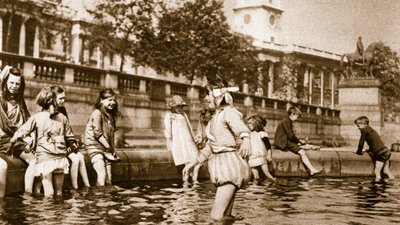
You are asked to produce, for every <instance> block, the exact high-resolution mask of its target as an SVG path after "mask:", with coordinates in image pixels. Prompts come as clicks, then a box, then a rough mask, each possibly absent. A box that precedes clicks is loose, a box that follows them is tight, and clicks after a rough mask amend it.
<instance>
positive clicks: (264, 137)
mask: <svg viewBox="0 0 400 225" xmlns="http://www.w3.org/2000/svg"><path fill="white" fill-rule="evenodd" d="M260 137H261V140H262V142H263V143H264V146H265V149H267V161H269V162H270V161H272V147H271V142H270V141H269V138H268V134H267V133H266V132H263V131H262V132H260Z"/></svg>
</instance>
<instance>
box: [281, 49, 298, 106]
mask: <svg viewBox="0 0 400 225" xmlns="http://www.w3.org/2000/svg"><path fill="white" fill-rule="evenodd" d="M301 71H302V66H301V64H300V62H299V61H298V60H297V59H296V57H295V56H293V55H290V54H289V55H284V56H283V57H282V59H281V62H280V63H279V64H277V65H276V69H275V72H274V73H275V74H279V76H276V78H275V84H274V88H275V90H274V96H275V97H277V98H279V99H282V100H286V101H293V102H297V101H299V99H300V100H301V101H303V100H304V88H303V87H302V84H301V85H299V74H303V73H300V72H301Z"/></svg>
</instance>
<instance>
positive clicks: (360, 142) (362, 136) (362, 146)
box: [356, 130, 367, 155]
mask: <svg viewBox="0 0 400 225" xmlns="http://www.w3.org/2000/svg"><path fill="white" fill-rule="evenodd" d="M366 136H367V133H366V132H365V131H364V130H361V137H360V141H359V142H358V148H357V151H356V154H357V155H362V150H363V148H364V141H365V137H366Z"/></svg>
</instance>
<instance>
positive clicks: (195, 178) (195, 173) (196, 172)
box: [192, 164, 201, 184]
mask: <svg viewBox="0 0 400 225" xmlns="http://www.w3.org/2000/svg"><path fill="white" fill-rule="evenodd" d="M200 167H201V164H197V165H196V166H194V168H193V174H192V181H193V183H194V184H197V183H199V181H198V177H199V170H200Z"/></svg>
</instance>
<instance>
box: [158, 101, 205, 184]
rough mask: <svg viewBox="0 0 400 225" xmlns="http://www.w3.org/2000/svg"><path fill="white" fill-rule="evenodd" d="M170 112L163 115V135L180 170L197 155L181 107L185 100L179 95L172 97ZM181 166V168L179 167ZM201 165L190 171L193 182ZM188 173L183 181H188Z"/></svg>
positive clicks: (189, 126) (191, 134) (186, 118)
mask: <svg viewBox="0 0 400 225" xmlns="http://www.w3.org/2000/svg"><path fill="white" fill-rule="evenodd" d="M169 106H170V107H171V112H167V113H166V114H165V116H164V135H165V138H166V139H167V149H168V150H169V151H170V152H171V153H172V158H173V160H174V163H175V166H177V167H178V171H179V172H181V171H180V170H182V168H183V166H181V165H186V164H187V163H189V162H191V161H193V160H195V159H196V158H197V156H198V155H199V150H198V149H197V147H196V144H195V140H194V135H193V132H192V127H191V125H190V122H189V119H188V117H187V115H186V113H185V112H184V111H183V108H184V107H185V106H187V104H186V102H185V101H184V100H183V98H182V97H181V96H179V95H175V96H173V97H172V101H171V103H170V104H169ZM180 166H181V168H180ZM200 166H201V165H197V166H196V167H195V168H194V170H193V173H192V181H193V183H198V180H197V178H198V173H199V168H200ZM189 176H190V175H189V174H185V175H184V176H183V181H184V182H188V180H189Z"/></svg>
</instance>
